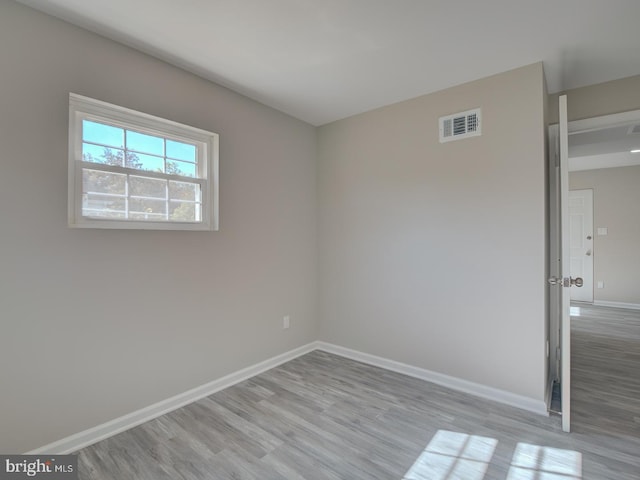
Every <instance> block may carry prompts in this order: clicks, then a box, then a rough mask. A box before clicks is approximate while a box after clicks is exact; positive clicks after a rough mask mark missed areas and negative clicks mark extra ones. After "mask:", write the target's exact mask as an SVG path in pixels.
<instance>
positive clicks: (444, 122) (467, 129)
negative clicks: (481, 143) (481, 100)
mask: <svg viewBox="0 0 640 480" xmlns="http://www.w3.org/2000/svg"><path fill="white" fill-rule="evenodd" d="M480 127H481V123H480V109H479V108H476V109H475V110H468V111H466V112H460V113H454V114H453V115H447V116H446V117H440V143H443V142H450V141H451V140H460V139H462V138H467V137H477V136H478V135H481V134H482V132H481V129H480Z"/></svg>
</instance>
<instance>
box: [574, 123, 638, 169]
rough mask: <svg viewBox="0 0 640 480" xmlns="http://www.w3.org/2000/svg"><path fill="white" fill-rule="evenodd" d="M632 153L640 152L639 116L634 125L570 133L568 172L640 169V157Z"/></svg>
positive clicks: (625, 124)
mask: <svg viewBox="0 0 640 480" xmlns="http://www.w3.org/2000/svg"><path fill="white" fill-rule="evenodd" d="M636 132H637V133H636ZM631 150H640V112H638V118H637V119H636V120H635V121H632V122H625V123H623V124H621V125H614V126H610V127H603V128H597V129H593V130H586V131H580V132H574V133H571V134H570V135H569V170H570V171H578V170H594V169H599V168H613V167H628V166H632V165H640V153H631Z"/></svg>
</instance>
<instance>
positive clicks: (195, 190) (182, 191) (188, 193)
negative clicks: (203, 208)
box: [169, 180, 200, 202]
mask: <svg viewBox="0 0 640 480" xmlns="http://www.w3.org/2000/svg"><path fill="white" fill-rule="evenodd" d="M169 198H170V199H171V200H191V201H192V202H195V201H199V200H200V185H198V184H197V183H186V182H174V181H171V180H170V181H169Z"/></svg>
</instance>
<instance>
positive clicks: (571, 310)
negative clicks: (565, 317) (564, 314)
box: [569, 307, 580, 317]
mask: <svg viewBox="0 0 640 480" xmlns="http://www.w3.org/2000/svg"><path fill="white" fill-rule="evenodd" d="M569 315H571V316H572V317H579V316H580V307H569Z"/></svg>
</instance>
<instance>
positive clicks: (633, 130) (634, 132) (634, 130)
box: [627, 125, 640, 135]
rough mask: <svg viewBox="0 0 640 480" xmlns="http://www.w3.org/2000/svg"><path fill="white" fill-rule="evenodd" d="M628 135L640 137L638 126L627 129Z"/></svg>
mask: <svg viewBox="0 0 640 480" xmlns="http://www.w3.org/2000/svg"><path fill="white" fill-rule="evenodd" d="M627 134H628V135H640V125H632V126H631V127H629V131H628V132H627Z"/></svg>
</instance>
